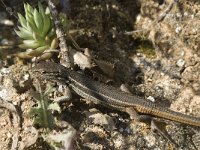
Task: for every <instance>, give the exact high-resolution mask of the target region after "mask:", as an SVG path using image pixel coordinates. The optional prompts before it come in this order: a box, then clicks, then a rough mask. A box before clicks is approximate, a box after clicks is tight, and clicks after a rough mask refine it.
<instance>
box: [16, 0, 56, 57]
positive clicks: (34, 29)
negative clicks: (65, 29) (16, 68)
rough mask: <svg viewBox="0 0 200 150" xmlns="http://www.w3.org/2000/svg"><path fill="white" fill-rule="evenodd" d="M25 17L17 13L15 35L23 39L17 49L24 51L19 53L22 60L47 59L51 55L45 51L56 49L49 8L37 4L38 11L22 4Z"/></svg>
mask: <svg viewBox="0 0 200 150" xmlns="http://www.w3.org/2000/svg"><path fill="white" fill-rule="evenodd" d="M24 10H25V16H23V15H22V14H20V13H18V18H19V23H20V25H21V26H18V29H19V30H15V32H16V34H17V35H18V36H19V37H20V38H22V39H23V44H20V45H19V47H20V48H23V49H26V52H22V53H19V54H18V56H19V57H22V58H32V57H38V56H40V58H49V57H51V55H52V54H51V53H50V52H47V50H52V49H53V50H55V49H56V48H57V47H58V40H57V38H56V33H55V28H54V25H53V21H52V19H51V14H50V11H49V8H48V7H47V8H46V9H44V8H43V6H42V5H41V3H38V10H37V9H36V8H33V7H31V6H30V5H29V4H28V3H27V4H24Z"/></svg>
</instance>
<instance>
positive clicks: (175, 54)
mask: <svg viewBox="0 0 200 150" xmlns="http://www.w3.org/2000/svg"><path fill="white" fill-rule="evenodd" d="M12 3H13V4H16V1H15V0H12V1H11V2H10V3H9V4H8V5H11V4H12ZM70 4H71V5H70V9H71V10H70V12H68V13H69V18H70V23H71V25H70V31H69V32H70V34H71V35H72V36H73V38H74V39H75V41H76V42H77V43H78V45H79V46H80V47H81V48H88V49H89V50H90V51H91V54H92V56H93V57H94V58H95V59H96V60H98V61H100V62H104V63H105V62H106V66H108V68H109V69H104V70H103V71H101V70H100V69H95V68H92V69H91V70H92V71H91V72H92V74H93V77H94V78H95V79H96V80H101V82H106V84H108V83H107V82H108V81H109V84H111V85H112V86H115V87H119V86H120V85H121V84H124V83H125V84H126V85H127V86H128V87H129V88H130V91H131V92H132V93H133V94H136V95H138V96H141V97H144V98H146V99H147V100H151V101H154V102H155V103H159V104H160V105H162V106H163V107H168V108H170V109H172V110H174V111H177V112H181V113H184V114H188V115H191V116H195V117H200V50H199V48H200V44H199V43H200V42H199V37H200V34H199V33H198V31H200V3H199V1H198V0H179V1H177V2H175V1H174V2H173V0H166V1H162V0H160V1H159V0H134V1H133V0H126V1H121V0H108V1H100V0H82V1H77V0H75V1H70ZM12 6H13V7H12ZM9 7H11V8H14V9H17V10H18V11H19V10H20V11H21V12H22V11H23V9H22V8H23V6H22V5H20V4H17V5H11V6H9ZM0 8H1V9H0V10H1V11H0V14H1V15H0V16H1V17H0V20H1V21H0V27H1V28H0V98H1V99H3V100H4V101H5V100H6V101H7V102H9V104H12V105H6V106H5V104H3V102H1V106H4V107H2V108H1V109H0V126H1V129H0V135H1V136H0V149H10V148H11V145H12V142H13V141H14V140H15V139H16V137H15V135H19V137H20V138H19V141H18V145H20V146H21V148H22V149H23V148H24V147H27V148H26V149H50V146H49V144H47V143H46V142H44V141H43V139H42V138H41V136H40V133H41V132H42V129H36V128H34V127H32V119H31V118H30V117H29V115H28V111H29V110H30V108H31V107H32V106H33V105H34V104H35V101H34V100H33V98H32V97H31V96H30V94H29V91H30V89H33V81H32V79H31V74H30V73H29V69H30V67H31V64H32V63H31V61H30V60H21V59H18V58H16V57H15V55H14V54H15V53H17V52H19V51H20V49H19V48H18V47H17V45H18V44H19V42H20V40H19V39H18V37H17V36H16V34H15V33H14V30H13V29H14V28H16V26H17V20H16V18H15V17H12V16H10V15H9V13H8V12H6V10H5V7H4V6H3V5H1V6H0ZM68 45H71V46H72V44H71V43H70V41H69V43H68ZM96 63H97V62H96ZM99 64H100V63H97V65H99ZM86 74H87V73H86ZM87 75H90V74H89V73H88V74H87ZM41 84H42V83H41ZM50 98H52V99H53V98H54V97H53V96H52V95H50ZM13 106H15V107H13ZM60 107H61V110H62V111H61V113H60V114H56V115H57V116H59V118H60V119H61V120H62V121H65V122H67V126H68V128H71V129H73V132H71V135H72V137H73V138H71V139H70V140H71V141H72V142H68V143H70V144H72V145H73V146H72V145H71V149H73V147H74V149H93V150H102V149H128V150H138V149H141V150H145V149H146V150H163V149H168V150H172V149H181V148H182V149H184V150H193V149H194V150H198V149H200V129H199V127H193V126H187V125H183V124H179V123H175V122H172V121H167V120H161V121H163V122H165V123H166V130H167V131H168V134H169V135H170V137H171V138H172V140H173V141H174V142H175V143H177V145H178V148H177V147H175V146H174V144H173V143H172V142H171V141H169V140H167V139H166V138H165V137H163V136H162V135H161V134H160V133H159V132H155V131H152V130H150V129H149V128H148V126H146V125H145V124H143V123H136V122H133V121H131V120H130V117H129V116H128V115H127V114H126V113H123V112H120V111H116V110H113V109H110V108H107V107H104V106H101V105H93V104H91V102H89V101H88V100H84V99H82V98H80V97H78V96H74V97H73V100H72V101H71V102H70V104H69V103H65V102H64V103H61V104H60ZM5 108H7V109H5ZM56 130H58V129H56ZM75 132H76V135H75V134H74V133H75ZM70 140H69V141H70ZM27 143H28V144H27Z"/></svg>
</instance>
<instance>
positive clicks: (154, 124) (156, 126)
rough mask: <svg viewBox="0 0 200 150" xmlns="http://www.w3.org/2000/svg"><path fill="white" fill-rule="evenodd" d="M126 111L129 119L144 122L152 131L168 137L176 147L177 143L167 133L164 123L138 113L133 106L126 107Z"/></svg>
mask: <svg viewBox="0 0 200 150" xmlns="http://www.w3.org/2000/svg"><path fill="white" fill-rule="evenodd" d="M126 112H127V113H128V114H129V115H130V118H131V120H134V121H136V122H143V123H145V124H146V125H147V126H148V127H150V128H151V130H152V131H157V132H158V133H159V134H161V136H163V137H164V138H166V139H168V140H169V141H170V142H171V143H172V144H173V145H174V146H175V147H176V148H178V147H179V146H178V144H177V143H176V142H175V141H174V140H173V139H172V138H171V136H170V135H169V134H168V132H167V130H166V123H164V122H160V121H156V120H155V119H153V117H152V116H150V115H140V114H138V112H137V111H136V110H135V109H134V108H131V107H127V108H126Z"/></svg>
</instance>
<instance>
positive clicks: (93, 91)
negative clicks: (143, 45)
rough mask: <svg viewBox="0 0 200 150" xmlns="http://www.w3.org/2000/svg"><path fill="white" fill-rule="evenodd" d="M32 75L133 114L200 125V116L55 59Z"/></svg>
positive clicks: (34, 71) (37, 68) (35, 70)
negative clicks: (158, 102) (104, 81)
mask: <svg viewBox="0 0 200 150" xmlns="http://www.w3.org/2000/svg"><path fill="white" fill-rule="evenodd" d="M31 71H32V74H35V73H39V74H41V75H42V76H44V77H45V78H47V79H51V80H55V81H58V82H62V83H64V84H68V85H69V86H70V87H71V88H72V89H73V90H74V91H75V92H76V93H77V94H78V95H80V96H81V97H84V98H86V99H89V100H91V101H93V102H95V103H99V104H102V105H105V106H109V107H113V108H116V109H118V110H121V111H125V112H127V113H128V114H129V115H130V116H131V117H134V116H135V115H134V114H131V111H130V109H134V110H135V111H137V112H139V113H143V114H146V115H152V116H156V117H161V118H165V119H168V120H173V121H176V122H179V123H183V124H188V125H193V126H198V127H200V118H197V117H192V116H189V115H185V114H182V113H179V112H175V111H172V110H170V109H168V108H164V107H161V106H159V105H156V104H155V103H153V102H151V101H147V100H145V99H142V98H139V97H137V96H133V95H130V94H128V93H124V92H121V91H120V90H118V89H116V88H114V87H111V86H107V85H105V84H102V83H99V82H96V81H93V80H92V79H89V78H88V77H86V76H84V75H82V74H80V73H77V72H76V71H73V70H70V69H68V68H65V67H64V66H62V65H59V64H56V63H53V62H43V63H40V64H38V65H37V66H36V67H34V68H32V70H31Z"/></svg>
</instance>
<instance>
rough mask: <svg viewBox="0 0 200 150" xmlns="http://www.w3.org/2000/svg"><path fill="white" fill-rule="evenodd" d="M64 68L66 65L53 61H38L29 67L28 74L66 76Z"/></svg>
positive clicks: (50, 76)
mask: <svg viewBox="0 0 200 150" xmlns="http://www.w3.org/2000/svg"><path fill="white" fill-rule="evenodd" d="M66 69H67V68H66V67H64V66H62V65H60V64H56V63H54V62H40V63H38V64H36V66H34V67H33V68H31V70H30V74H40V75H42V76H44V77H45V78H57V77H60V76H66V77H67V74H65V73H66V71H65V70H66Z"/></svg>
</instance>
